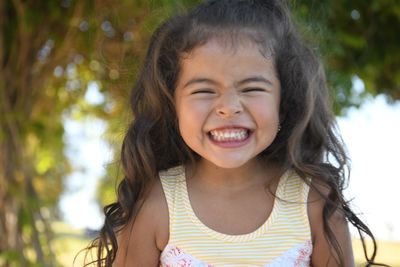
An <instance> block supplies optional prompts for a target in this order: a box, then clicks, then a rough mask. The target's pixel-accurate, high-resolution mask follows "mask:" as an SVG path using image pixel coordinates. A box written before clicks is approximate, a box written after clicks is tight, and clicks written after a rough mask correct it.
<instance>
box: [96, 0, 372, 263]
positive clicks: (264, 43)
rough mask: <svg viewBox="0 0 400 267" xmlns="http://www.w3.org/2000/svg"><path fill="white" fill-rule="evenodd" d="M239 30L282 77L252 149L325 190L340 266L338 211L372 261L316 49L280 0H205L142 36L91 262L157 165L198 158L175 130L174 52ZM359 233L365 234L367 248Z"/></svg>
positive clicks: (126, 218)
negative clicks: (113, 193)
mask: <svg viewBox="0 0 400 267" xmlns="http://www.w3.org/2000/svg"><path fill="white" fill-rule="evenodd" d="M243 38H245V39H249V40H251V41H253V42H255V43H256V44H257V45H258V47H259V48H260V51H262V53H263V54H268V55H271V56H272V58H273V60H274V62H275V67H276V70H277V73H278V76H279V79H280V82H281V103H280V123H281V130H280V131H279V133H278V135H277V137H276V138H275V140H274V141H273V143H272V144H271V145H270V146H269V147H268V148H267V149H266V150H265V151H263V152H262V153H261V154H260V155H259V157H260V158H262V159H263V160H265V161H274V162H277V163H278V164H280V166H282V167H283V168H286V169H288V168H292V169H294V170H295V171H296V172H297V173H298V174H299V175H300V176H301V177H302V178H303V179H304V181H305V182H307V183H309V180H308V177H310V178H312V180H313V181H315V182H316V183H318V184H322V185H324V186H325V187H327V188H328V189H329V194H328V195H327V196H326V195H324V194H322V193H321V192H320V194H321V196H322V197H324V198H325V200H326V202H325V206H324V208H323V222H324V232H325V235H326V237H327V239H328V241H329V242H330V244H331V246H332V247H333V249H334V250H335V252H336V254H337V257H336V259H335V260H336V261H337V262H338V264H340V265H343V261H342V257H341V255H342V254H343V253H342V251H341V248H340V246H339V244H338V242H337V239H336V238H335V236H334V234H333V231H332V228H331V226H330V224H329V220H328V219H329V218H330V216H332V214H333V213H334V212H335V211H338V210H339V211H340V212H342V213H343V214H344V216H345V217H346V219H347V220H348V221H349V222H350V223H351V224H352V225H354V226H355V227H356V228H357V229H358V231H359V233H360V237H361V240H362V244H363V248H364V252H365V257H366V260H367V266H370V265H373V264H377V263H375V262H374V259H375V255H376V250H377V245H376V242H375V239H374V236H373V234H372V233H371V231H370V230H369V228H368V227H367V226H366V225H365V224H364V223H363V222H362V221H361V220H360V219H359V218H358V217H357V215H356V214H355V213H354V212H353V211H352V210H351V208H350V207H349V204H348V202H346V201H345V199H344V198H343V193H342V192H343V189H344V186H345V185H346V183H347V174H348V173H349V172H348V166H349V163H348V161H349V160H348V158H347V155H346V151H345V149H344V145H343V143H342V141H341V139H340V137H339V135H338V133H337V130H336V124H335V117H334V115H333V114H332V112H331V103H330V100H329V93H328V87H327V84H326V79H325V74H324V70H323V67H322V65H321V63H320V60H319V57H318V56H317V55H316V53H315V51H313V50H312V49H311V48H310V47H309V46H308V45H307V44H306V43H305V42H304V41H303V40H302V39H301V37H300V36H299V34H298V32H297V29H296V27H295V26H294V24H293V22H292V21H291V17H290V13H289V11H288V8H287V7H286V5H285V4H283V3H282V1H279V0H211V1H206V2H204V3H202V4H200V5H198V6H197V7H195V8H194V9H193V10H192V11H190V12H188V13H186V14H182V15H177V16H175V17H172V18H170V19H169V20H167V21H165V22H164V23H163V24H162V25H161V26H160V27H159V28H158V29H157V30H156V31H155V32H154V34H153V36H152V38H151V41H150V44H149V48H148V51H147V55H146V57H145V61H144V65H143V68H142V69H141V72H140V73H139V76H138V79H137V82H136V84H135V86H134V88H133V90H132V94H131V98H130V105H131V108H132V113H133V120H132V122H131V124H130V126H129V129H128V131H127V133H126V136H125V138H124V141H123V145H122V151H121V164H122V167H123V171H124V178H123V180H122V181H121V182H120V184H119V186H118V192H117V195H118V199H117V201H116V202H115V203H112V204H110V205H108V206H106V207H105V208H104V213H105V223H104V226H103V227H102V229H101V231H100V236H99V238H97V239H96V240H94V242H93V243H92V245H91V248H96V251H97V260H96V263H97V266H111V265H112V262H113V261H114V259H115V256H116V252H117V250H118V244H117V240H116V234H117V233H118V231H120V230H121V229H122V228H123V227H125V226H126V225H128V223H129V222H131V221H132V220H134V219H135V216H136V214H137V212H138V210H139V209H140V204H139V203H140V200H143V199H144V198H146V196H147V194H148V192H149V189H150V188H151V187H152V185H153V183H154V181H156V180H157V179H158V173H159V171H160V170H164V169H168V168H170V167H173V166H176V165H179V164H188V163H190V162H192V163H195V162H196V160H197V159H198V156H197V155H196V154H195V153H194V152H193V151H191V150H190V149H189V148H188V147H187V146H186V144H185V143H184V141H183V140H182V138H181V136H180V134H179V130H178V123H177V116H176V112H175V105H174V90H175V86H176V83H177V79H178V76H179V71H180V59H181V58H182V56H183V55H184V54H186V53H189V52H190V51H191V50H192V49H193V48H195V47H197V46H200V45H202V44H205V43H206V42H207V41H209V40H210V39H218V40H220V41H222V42H223V43H226V44H229V45H233V46H235V45H237V44H238V43H239V42H240V41H241V40H243ZM309 184H310V183H309ZM313 184H314V183H311V184H310V186H312V187H314V185H313ZM314 188H315V187H314ZM315 189H316V190H317V191H318V189H317V188H315ZM318 192H319V191H318ZM364 234H366V235H368V236H369V237H370V238H371V239H372V241H373V253H372V255H371V256H368V255H367V252H366V244H365V241H364ZM377 265H379V264H377Z"/></svg>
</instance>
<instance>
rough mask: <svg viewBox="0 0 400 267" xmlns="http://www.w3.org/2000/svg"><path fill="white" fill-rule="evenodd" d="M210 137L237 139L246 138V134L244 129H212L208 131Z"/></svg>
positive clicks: (226, 139)
mask: <svg viewBox="0 0 400 267" xmlns="http://www.w3.org/2000/svg"><path fill="white" fill-rule="evenodd" d="M210 134H211V137H212V138H213V139H214V140H216V141H233V140H235V141H237V140H243V139H246V137H247V136H248V133H247V130H245V129H229V130H223V131H218V130H212V131H210Z"/></svg>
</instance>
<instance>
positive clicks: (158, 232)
mask: <svg viewBox="0 0 400 267" xmlns="http://www.w3.org/2000/svg"><path fill="white" fill-rule="evenodd" d="M137 206H139V207H140V208H139V210H138V212H137V215H136V217H135V219H134V220H132V221H131V222H130V223H128V224H127V225H126V226H125V227H124V228H123V229H122V230H121V231H120V232H119V233H118V234H117V241H118V251H117V256H116V260H115V262H114V264H113V266H115V267H118V266H126V265H125V264H126V263H129V265H130V266H158V261H159V257H160V253H161V251H162V250H163V249H164V247H165V246H166V244H167V242H168V238H169V230H168V229H169V219H168V206H167V202H166V200H165V197H164V192H163V189H162V186H161V182H160V181H159V180H158V181H156V182H155V183H154V184H153V186H152V188H151V190H150V192H149V194H148V195H147V197H146V198H145V199H143V200H141V201H140V202H139V203H137Z"/></svg>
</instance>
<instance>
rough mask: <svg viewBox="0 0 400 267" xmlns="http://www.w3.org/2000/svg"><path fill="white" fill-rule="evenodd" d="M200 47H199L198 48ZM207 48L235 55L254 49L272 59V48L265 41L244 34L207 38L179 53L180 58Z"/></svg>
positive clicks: (189, 56) (188, 56) (183, 58)
mask: <svg viewBox="0 0 400 267" xmlns="http://www.w3.org/2000/svg"><path fill="white" fill-rule="evenodd" d="M200 48H201V49H200ZM204 49H207V50H208V51H210V52H214V53H224V54H231V55H232V56H233V55H235V54H236V53H237V52H238V51H239V50H243V49H245V50H246V49H251V50H256V51H258V52H259V53H260V55H262V56H263V57H265V58H266V59H269V60H271V59H273V52H272V48H271V47H270V46H269V45H267V44H266V43H265V42H259V41H257V40H255V39H254V38H251V37H249V36H246V35H240V36H239V35H237V36H232V35H221V36H216V37H212V38H209V39H208V40H206V41H205V42H203V43H200V44H198V45H196V46H194V47H192V48H191V49H190V50H189V51H186V52H184V53H182V54H181V60H185V59H189V58H192V57H193V56H194V55H196V54H197V53H196V52H197V51H199V50H204Z"/></svg>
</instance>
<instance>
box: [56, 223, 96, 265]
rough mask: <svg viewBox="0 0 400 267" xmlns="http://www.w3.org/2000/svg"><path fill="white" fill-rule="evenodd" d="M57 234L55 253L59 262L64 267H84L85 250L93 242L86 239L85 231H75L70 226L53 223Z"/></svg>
mask: <svg viewBox="0 0 400 267" xmlns="http://www.w3.org/2000/svg"><path fill="white" fill-rule="evenodd" d="M53 230H54V232H55V236H56V237H55V240H54V251H55V254H56V258H57V261H58V262H59V263H60V264H61V266H62V267H71V266H73V267H75V266H76V267H80V266H83V258H84V253H85V252H84V251H83V249H84V248H86V247H87V246H88V244H89V243H90V242H91V239H90V238H87V237H85V235H84V231H83V230H79V229H74V228H72V227H71V226H69V225H68V224H65V223H61V222H55V223H53Z"/></svg>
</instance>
